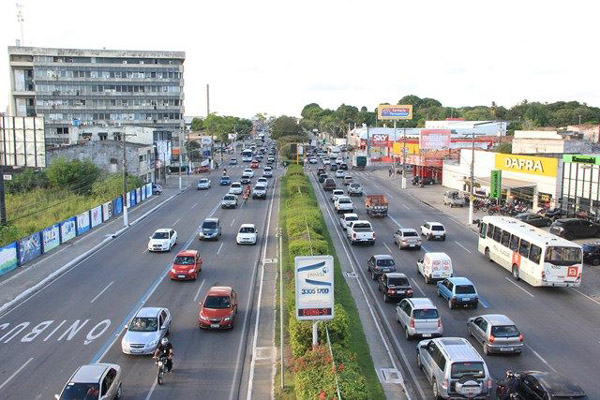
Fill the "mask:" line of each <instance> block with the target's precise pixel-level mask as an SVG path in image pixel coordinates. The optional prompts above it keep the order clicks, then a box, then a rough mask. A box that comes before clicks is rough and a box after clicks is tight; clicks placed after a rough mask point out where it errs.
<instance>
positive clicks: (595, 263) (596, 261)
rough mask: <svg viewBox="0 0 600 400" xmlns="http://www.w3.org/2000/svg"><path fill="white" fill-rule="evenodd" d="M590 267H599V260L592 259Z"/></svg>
mask: <svg viewBox="0 0 600 400" xmlns="http://www.w3.org/2000/svg"><path fill="white" fill-rule="evenodd" d="M592 265H596V266H597V265H600V258H593V259H592Z"/></svg>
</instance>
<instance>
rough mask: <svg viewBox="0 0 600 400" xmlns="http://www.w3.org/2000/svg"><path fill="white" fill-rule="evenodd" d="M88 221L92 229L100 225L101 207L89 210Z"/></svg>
mask: <svg viewBox="0 0 600 400" xmlns="http://www.w3.org/2000/svg"><path fill="white" fill-rule="evenodd" d="M90 219H91V222H92V228H95V227H96V226H98V225H100V224H101V223H102V206H98V207H94V208H92V209H91V210H90Z"/></svg>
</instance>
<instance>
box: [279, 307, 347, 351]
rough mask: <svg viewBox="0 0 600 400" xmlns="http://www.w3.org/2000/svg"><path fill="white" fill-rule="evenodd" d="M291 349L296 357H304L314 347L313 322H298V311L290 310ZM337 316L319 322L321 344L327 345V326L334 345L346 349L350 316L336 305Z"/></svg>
mask: <svg viewBox="0 0 600 400" xmlns="http://www.w3.org/2000/svg"><path fill="white" fill-rule="evenodd" d="M289 313H290V315H289V317H290V319H289V321H290V322H289V328H288V329H289V334H290V348H291V350H292V355H293V356H294V357H301V356H303V355H304V354H305V353H306V352H307V351H308V350H310V348H311V347H312V322H310V321H298V320H297V319H296V309H295V306H294V308H292V309H290V310H289ZM334 314H335V316H334V318H333V319H332V320H330V321H327V322H319V342H320V343H327V334H326V332H325V326H327V328H328V329H329V338H330V340H331V342H332V343H335V344H336V345H339V346H341V347H345V346H347V345H348V340H349V337H350V330H349V329H348V314H346V310H344V308H343V307H342V306H341V305H340V304H336V305H335V313H334Z"/></svg>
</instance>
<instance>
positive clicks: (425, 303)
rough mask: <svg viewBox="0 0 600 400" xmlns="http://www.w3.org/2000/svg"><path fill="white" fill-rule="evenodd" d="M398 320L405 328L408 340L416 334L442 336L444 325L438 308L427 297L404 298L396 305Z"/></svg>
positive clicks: (426, 336) (425, 336)
mask: <svg viewBox="0 0 600 400" xmlns="http://www.w3.org/2000/svg"><path fill="white" fill-rule="evenodd" d="M396 321H398V323H400V326H402V329H404V336H405V337H406V340H411V339H412V338H413V337H415V336H421V337H424V338H430V337H434V336H442V334H443V333H444V327H443V325H442V318H441V317H440V314H439V313H438V309H437V308H436V306H434V305H433V303H432V302H431V300H429V299H428V298H427V297H414V298H412V299H403V300H402V301H400V303H398V305H397V306H396Z"/></svg>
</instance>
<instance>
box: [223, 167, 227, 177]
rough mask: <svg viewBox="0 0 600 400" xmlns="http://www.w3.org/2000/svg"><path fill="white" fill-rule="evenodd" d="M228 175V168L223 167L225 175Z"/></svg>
mask: <svg viewBox="0 0 600 400" xmlns="http://www.w3.org/2000/svg"><path fill="white" fill-rule="evenodd" d="M225 175H227V168H223V176H225Z"/></svg>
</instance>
